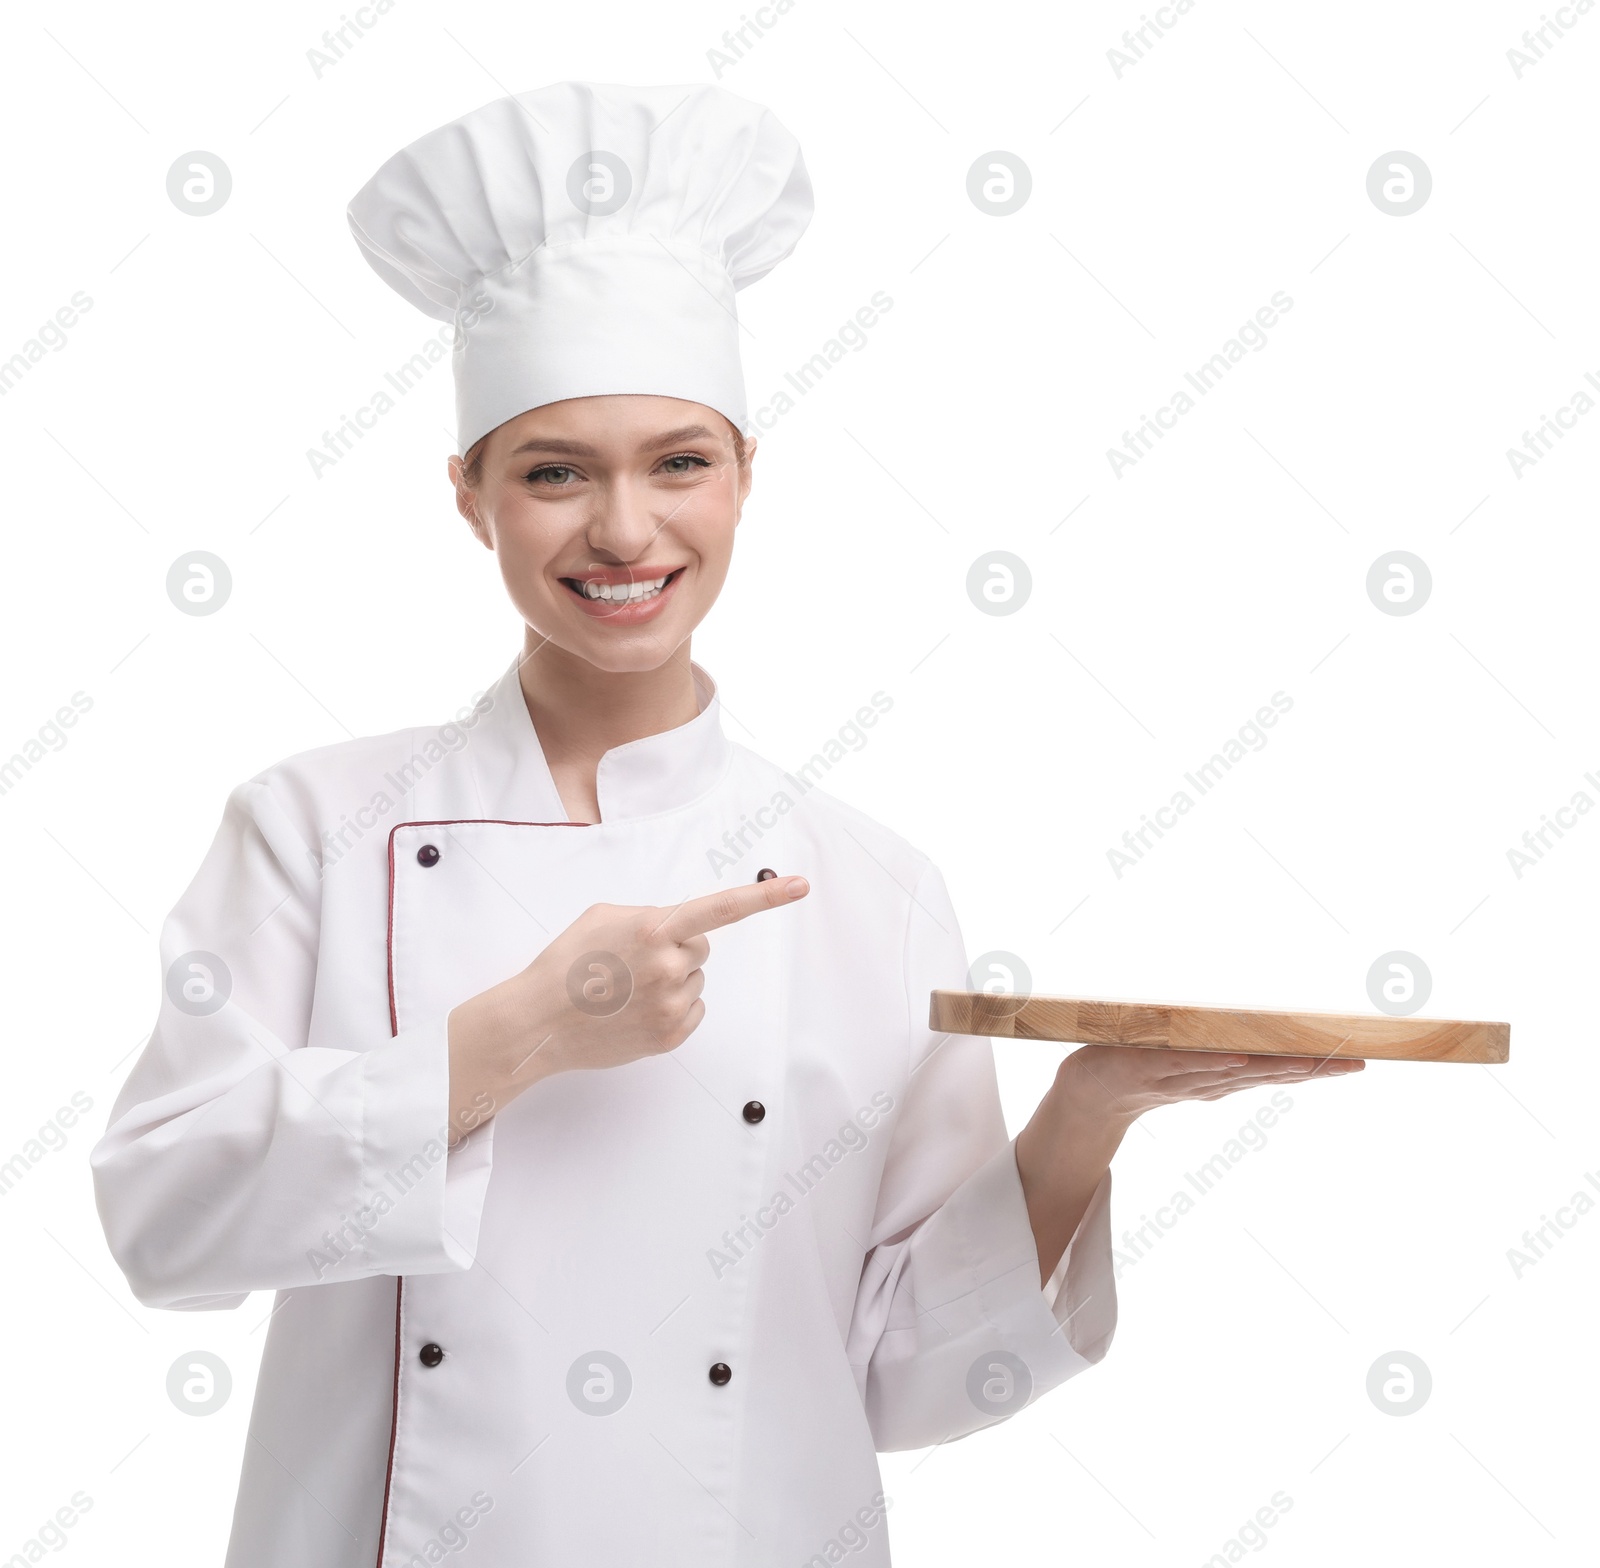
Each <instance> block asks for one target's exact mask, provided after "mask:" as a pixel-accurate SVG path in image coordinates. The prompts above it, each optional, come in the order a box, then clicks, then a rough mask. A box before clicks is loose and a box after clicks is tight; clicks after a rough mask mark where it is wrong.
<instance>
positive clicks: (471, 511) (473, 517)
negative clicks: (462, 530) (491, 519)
mask: <svg viewBox="0 0 1600 1568" xmlns="http://www.w3.org/2000/svg"><path fill="white" fill-rule="evenodd" d="M446 466H447V469H448V472H449V475H450V483H451V484H452V485H453V486H454V487H455V492H456V510H457V511H458V512H459V513H460V514H461V515H462V516H463V517H464V518H465V519H466V520H467V526H468V527H469V528H470V529H471V530H472V533H473V537H474V538H475V539H477V541H478V543H479V544H481V545H482V546H483V547H484V549H485V550H493V549H494V538H493V536H492V535H491V534H490V532H489V529H488V526H487V524H486V523H485V522H484V520H483V517H482V516H481V514H480V513H479V511H478V492H477V491H476V490H474V489H473V488H472V487H471V485H469V484H468V483H467V476H466V466H467V465H466V464H465V463H464V462H463V461H462V460H461V459H460V458H459V457H456V456H455V455H454V454H452V455H451V458H450V461H449V463H448V464H447V465H446Z"/></svg>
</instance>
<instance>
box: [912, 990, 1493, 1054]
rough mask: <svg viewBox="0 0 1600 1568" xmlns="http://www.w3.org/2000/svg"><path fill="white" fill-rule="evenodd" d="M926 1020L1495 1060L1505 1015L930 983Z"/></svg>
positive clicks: (1137, 1040) (1016, 1034)
mask: <svg viewBox="0 0 1600 1568" xmlns="http://www.w3.org/2000/svg"><path fill="white" fill-rule="evenodd" d="M928 1024H929V1027H930V1028H933V1029H937V1030H939V1031H941V1032H942V1033H946V1034H987V1035H1003V1036H1005V1037H1007V1038H1010V1039H1017V1040H1065V1041H1072V1042H1074V1043H1076V1044H1078V1045H1138V1046H1147V1047H1155V1048H1165V1049H1167V1050H1173V1051H1232V1052H1237V1053H1239V1054H1241V1055H1247V1056H1319V1057H1328V1056H1358V1057H1362V1058H1364V1059H1369V1060H1377V1061H1397V1062H1503V1061H1505V1060H1506V1059H1507V1058H1508V1057H1509V1056H1510V1054H1511V1025H1510V1024H1498V1023H1473V1022H1469V1021H1467V1020H1464V1019H1459V1018H1390V1017H1387V1016H1386V1015H1383V1014H1378V1013H1373V1014H1366V1013H1269V1012H1259V1011H1255V1010H1253V1009H1247V1008H1239V1007H1183V1006H1176V1005H1172V1004H1169V1003H1166V1002H1081V1001H1074V1000H1072V999H1070V998H1068V997H1065V996H1026V997H1019V996H999V995H996V994H994V993H993V992H988V991H934V992H933V993H932V994H931V995H930V996H929V998H928Z"/></svg>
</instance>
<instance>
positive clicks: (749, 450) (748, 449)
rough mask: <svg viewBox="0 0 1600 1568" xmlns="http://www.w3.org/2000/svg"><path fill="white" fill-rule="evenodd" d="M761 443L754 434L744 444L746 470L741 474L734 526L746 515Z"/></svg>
mask: <svg viewBox="0 0 1600 1568" xmlns="http://www.w3.org/2000/svg"><path fill="white" fill-rule="evenodd" d="M760 444H761V443H760V442H759V441H757V440H756V439H755V438H754V437H753V436H752V437H750V438H749V439H748V440H746V442H745V446H744V472H743V473H742V474H740V475H739V504H738V506H737V507H736V508H735V510H734V516H733V526H734V527H735V528H737V527H738V526H739V519H740V518H741V517H743V516H744V503H745V502H746V501H747V500H748V499H749V497H750V486H751V485H752V484H753V483H754V482H755V462H756V448H757V447H758V446H759V445H760Z"/></svg>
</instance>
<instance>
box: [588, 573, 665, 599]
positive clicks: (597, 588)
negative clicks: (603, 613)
mask: <svg viewBox="0 0 1600 1568" xmlns="http://www.w3.org/2000/svg"><path fill="white" fill-rule="evenodd" d="M669 575H670V574H669ZM666 581H667V579H666V578H665V577H657V578H655V579H654V580H653V581H650V582H637V583H597V582H587V583H584V584H583V596H584V598H586V599H610V600H611V601H612V602H613V603H621V602H622V601H624V600H627V599H649V598H652V597H654V596H655V595H656V594H658V593H660V592H661V590H662V588H663V587H665V586H666Z"/></svg>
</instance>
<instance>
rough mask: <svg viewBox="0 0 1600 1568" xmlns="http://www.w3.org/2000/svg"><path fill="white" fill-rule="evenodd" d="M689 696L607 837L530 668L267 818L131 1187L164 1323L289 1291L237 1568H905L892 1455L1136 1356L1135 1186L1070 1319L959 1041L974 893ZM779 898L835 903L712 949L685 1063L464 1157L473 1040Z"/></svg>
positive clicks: (302, 767)
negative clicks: (699, 913) (1131, 1240)
mask: <svg viewBox="0 0 1600 1568" xmlns="http://www.w3.org/2000/svg"><path fill="white" fill-rule="evenodd" d="M694 677H695V685H696V691H697V695H698V700H699V702H700V711H699V714H698V716H697V717H696V718H694V719H692V720H690V721H689V722H688V723H687V724H684V725H681V726H679V727H678V728H676V729H672V730H668V731H665V732H664V733H662V734H658V735H651V736H647V737H645V738H644V739H641V740H636V741H632V742H630V743H628V744H627V745H623V746H618V747H615V748H614V749H612V750H611V751H608V752H607V753H606V754H605V755H604V757H603V758H602V759H601V761H600V764H599V770H598V774H597V778H596V790H597V796H598V801H599V806H600V816H601V821H600V822H599V823H597V824H591V825H582V824H571V823H568V822H566V821H565V820H564V819H565V815H566V814H565V810H564V808H563V807H562V804H561V800H560V797H559V794H558V792H557V790H556V788H555V785H554V782H553V780H552V778H551V775H550V770H549V768H548V766H547V765H546V763H545V760H544V756H543V753H542V752H541V750H540V746H539V741H538V736H537V733H536V732H535V730H534V727H533V724H532V722H531V720H530V718H529V714H528V710H527V706H526V704H525V702H524V700H523V697H522V692H521V688H520V685H519V682H518V677H517V665H516V663H513V664H512V665H511V666H510V667H509V668H508V669H507V670H506V672H505V673H504V675H503V676H501V677H500V679H499V680H498V681H497V682H496V683H495V684H494V685H493V686H492V687H491V688H490V690H489V691H488V692H486V693H484V694H483V695H482V696H481V697H480V698H479V699H478V701H477V702H476V703H475V704H474V705H473V707H472V708H471V709H470V710H464V712H465V713H466V717H464V718H463V719H460V720H457V721H453V722H451V723H447V724H444V725H439V726H435V727H432V728H423V729H413V730H402V731H399V732H397V733H395V734H390V735H384V736H378V737H374V738H368V739H361V740H354V741H350V742H348V743H344V744H339V745H334V746H328V747H324V748H322V749H320V750H316V751H311V752H306V753H303V754H301V755H299V756H295V757H291V758H289V759H288V760H286V761H284V762H281V763H278V764H277V765H276V766H273V767H270V768H268V769H267V770H265V771H264V772H262V773H260V774H258V775H257V776H256V777H254V778H253V779H251V780H249V781H248V782H247V783H245V784H242V785H240V786H239V787H238V788H237V789H236V790H234V792H233V793H232V794H231V796H230V797H229V799H228V803H227V808H226V811H225V813H224V816H223V820H222V824H221V827H220V828H219V830H218V832H217V836H216V839H215V842H214V843H213V844H212V846H211V849H210V851H209V852H208V854H207V855H206V858H205V860H204V862H203V864H202V865H201V867H200V870H199V872H198V873H197V875H196V876H195V879H194V881H193V882H192V883H191V884H190V886H189V888H188V889H187V891H186V892H185V893H184V895H183V897H182V898H181V900H180V901H179V903H178V904H177V906H176V908H175V909H174V910H173V911H172V914H171V915H170V917H169V918H168V920H167V922H166V924H165V926H164V928H163V932H162V938H161V956H162V964H163V973H164V976H165V977H166V987H165V991H164V995H163V1001H162V1006H161V1010H160V1015H159V1018H158V1020H157V1023H156V1027H155V1030H154V1032H153V1034H152V1036H151V1038H150V1041H149V1044H148V1045H147V1046H146V1048H145V1050H144V1052H143V1054H142V1055H141V1056H140V1058H139V1061H138V1063H137V1064H136V1066H135V1067H134V1069H133V1072H132V1074H131V1076H130V1077H129V1079H128V1082H127V1084H126V1085H125V1087H124V1089H123V1091H122V1093H121V1095H120V1096H119V1098H118V1100H117V1102H116V1105H115V1107H114V1108H113V1111H112V1116H111V1122H110V1125H109V1127H108V1129H107V1131H106V1133H105V1135H104V1137H103V1138H102V1139H101V1140H100V1142H99V1144H98V1145H97V1146H96V1148H95V1150H94V1154H93V1167H94V1175H95V1183H96V1195H97V1201H98V1204H99V1208H100V1213H101V1217H102V1220H103V1223H104V1226H105V1231H106V1235H107V1238H108V1241H109V1243H110V1247H111V1251H112V1253H113V1254H114V1255H115V1257H116V1260H117V1262H118V1264H119V1265H120V1266H121V1268H122V1269H123V1271H124V1272H125V1274H126V1275H127V1277H128V1280H129V1282H130V1284H131V1286H132V1288H133V1291H134V1294H135V1295H136V1296H137V1297H138V1298H139V1300H140V1301H142V1302H144V1303H146V1304H147V1305H150V1306H158V1307H173V1308H184V1309H194V1308H201V1309H216V1308H235V1307H237V1306H239V1304H240V1303H241V1302H243V1301H244V1300H245V1298H246V1295H247V1294H248V1293H249V1292H251V1291H256V1290H273V1291H276V1292H278V1297H277V1303H276V1306H275V1309H274V1313H273V1317H272V1321H271V1328H270V1331H269V1334H268V1338H267V1344H266V1348H265V1352H264V1356H263V1360H262V1364H261V1370H260V1376H259V1381H258V1386H257V1391H256V1399H255V1405H254V1409H253V1411H252V1415H251V1421H250V1432H249V1439H248V1443H247V1445H246V1453H245V1457H244V1465H243V1474H242V1479H241V1484H240V1490H239V1496H238V1502H237V1505H236V1510H235V1516H234V1528H233V1536H232V1541H231V1545H230V1548H229V1553H228V1557H227V1563H228V1568H413V1565H417V1564H424V1563H433V1562H437V1561H440V1560H442V1559H443V1558H444V1557H446V1556H448V1555H453V1554H454V1553H455V1552H457V1551H460V1550H463V1549H466V1548H467V1547H470V1550H471V1553H472V1561H473V1562H474V1563H476V1564H478V1565H480V1568H502V1565H503V1568H512V1565H516V1568H612V1565H616V1568H642V1565H645V1564H650V1565H652V1568H676V1565H682V1568H708V1565H718V1568H721V1565H726V1568H799V1565H802V1564H807V1563H812V1562H818V1563H828V1562H834V1561H837V1560H838V1558H839V1555H840V1553H841V1551H848V1553H849V1554H850V1555H851V1556H852V1557H853V1558H855V1559H857V1560H858V1561H859V1562H860V1563H861V1564H862V1565H863V1568H882V1565H884V1564H887V1563H888V1562H889V1551H888V1543H887V1529H886V1525H885V1522H884V1519H883V1512H884V1500H883V1495H882V1491H881V1482H880V1478H879V1472H878V1466H877V1460H876V1453H875V1451H877V1450H891V1449H904V1448H915V1447H922V1446H926V1445H931V1444H935V1443H939V1442H942V1441H945V1440H947V1439H950V1438H954V1437H959V1436H961V1435H963V1434H965V1433H967V1432H970V1431H973V1430H975V1429H977V1428H979V1427H982V1426H986V1425H990V1424H992V1423H993V1422H994V1421H996V1420H998V1419H1003V1418H1004V1417H1005V1416H1007V1415H1010V1414H1012V1413H1014V1411H1015V1410H1016V1409H1020V1408H1022V1407H1023V1406H1024V1405H1025V1404H1027V1403H1028V1402H1030V1401H1031V1400H1032V1399H1035V1398H1037V1397H1038V1396H1039V1395H1040V1394H1041V1393H1042V1392H1043V1391H1044V1390H1046V1389H1048V1388H1050V1387H1052V1386H1053V1385H1055V1384H1057V1383H1060V1382H1062V1381H1063V1380H1064V1379H1066V1378H1068V1377H1070V1376H1072V1375H1073V1374H1074V1373H1076V1372H1078V1371H1081V1370H1082V1369H1083V1368H1084V1367H1086V1366H1088V1365H1089V1364H1091V1363H1093V1362H1095V1361H1097V1360H1099V1359H1100V1358H1101V1357H1102V1356H1103V1355H1104V1354H1105V1352H1106V1349H1107V1348H1108V1346H1109V1343H1110V1340H1111V1334H1112V1330H1113V1327H1114V1323H1115V1315H1116V1295H1115V1287H1114V1284H1113V1277H1112V1269H1111V1247H1110V1227H1109V1216H1108V1204H1109V1191H1110V1178H1109V1177H1107V1178H1106V1179H1105V1180H1104V1181H1102V1183H1101V1184H1100V1187H1099V1188H1098V1189H1097V1191H1096V1193H1095V1195H1094V1198H1093V1201H1092V1202H1091V1204H1090V1207H1089V1210H1088V1212H1087V1214H1086V1215H1085V1217H1084V1219H1083V1221H1082V1223H1081V1224H1080V1226H1079V1228H1078V1231H1077V1234H1076V1235H1075V1237H1074V1238H1073V1241H1072V1244H1071V1246H1070V1248H1069V1249H1068V1253H1067V1255H1066V1257H1065V1258H1064V1259H1063V1260H1062V1263H1061V1265H1060V1267H1059V1268H1058V1269H1057V1270H1056V1273H1055V1275H1054V1276H1053V1277H1052V1279H1051V1281H1050V1283H1049V1285H1048V1286H1047V1287H1046V1288H1045V1289H1041V1288H1040V1284H1039V1272H1038V1269H1039V1264H1038V1255H1037V1252H1036V1249H1035V1245H1034V1240H1033V1235H1032V1231H1031V1229H1030V1227H1029V1223H1028V1216H1027V1211H1026V1207H1025V1205H1024V1201H1023V1195H1022V1188H1021V1183H1020V1180H1019V1177H1018V1174H1017V1167H1016V1159H1015V1153H1014V1149H1013V1146H1012V1144H1011V1142H1009V1141H1008V1139H1007V1137H1006V1131H1005V1125H1004V1122H1003V1120H1002V1117H1001V1111H1000V1103H999V1096H998V1090H997V1085H996V1079H995V1069H994V1059H993V1053H992V1049H991V1047H990V1044H989V1042H988V1041H987V1040H985V1039H982V1038H980V1037H976V1036H967V1035H939V1034H935V1033H933V1032H932V1031H930V1029H929V1027H928V995H929V992H930V991H931V990H932V989H934V988H935V987H955V988H960V987H962V986H964V985H965V984H966V983H967V960H966V955H965V953H964V951H963V947H962V941H961V935H960V931H959V928H958V926H957V923H956V917H955V913H954V911H953V910H952V908H951V906H950V900H949V896H948V894H947V892H946V889H945V885H944V881H943V879H942V877H941V876H940V874H939V872H938V870H937V869H936V868H935V867H934V866H933V865H932V863H931V862H930V861H929V860H928V859H927V857H926V856H924V855H922V854H920V853H919V852H918V851H916V850H915V849H913V848H912V847H911V846H910V845H908V844H906V843H905V842H904V841H903V840H902V839H900V838H898V837H897V836H896V835H894V834H893V833H890V832H889V831H887V830H886V829H884V828H882V827H880V826H879V825H878V824H877V823H875V822H873V821H871V820H870V819H868V818H867V817H865V816H863V815H862V814H861V813H860V812H858V811H855V810H853V809H852V808H850V807H848V806H846V805H844V804H843V803H842V802H840V801H838V800H836V799H833V798H832V797H830V796H828V795H827V794H825V793H824V792H823V791H822V790H820V789H818V788H816V787H815V783H814V775H808V774H807V772H806V770H805V769H802V770H801V774H800V776H798V777H797V776H795V775H790V774H787V773H785V772H784V771H782V770H781V769H779V768H777V767H775V766H773V765H772V764H770V763H768V762H766V761H764V760H762V759H761V758H759V757H757V756H756V755H754V754H753V753H752V752H750V751H748V750H747V749H745V748H744V747H742V746H739V745H736V744H733V743H732V742H730V741H729V740H728V738H727V737H726V736H725V735H724V733H723V729H722V725H721V721H720V715H719V702H718V698H717V693H716V688H715V685H714V684H713V683H712V681H711V680H710V678H709V677H708V676H707V675H706V673H705V671H703V670H702V669H700V668H699V666H694ZM763 867H771V868H774V869H776V870H777V871H778V872H779V873H780V874H781V875H789V874H792V873H799V874H802V875H804V876H806V877H807V878H808V879H809V880H810V883H811V892H810V894H809V896H808V897H807V898H805V899H804V900H803V901H801V902H799V903H797V904H795V905H793V906H789V907H784V908H780V909H775V910H771V911H767V912H764V913H762V914H759V915H756V916H753V917H751V918H750V919H748V920H744V921H741V922H738V923H736V924H734V925H732V926H729V927H725V928H723V929H720V930H717V931H715V932H713V933H712V935H711V939H710V940H711V956H710V958H709V959H708V961H707V963H706V966H705V972H706V984H705V991H704V998H705V1004H706V1011H705V1017H704V1019H703V1020H702V1022H701V1023H700V1025H699V1027H698V1028H697V1029H696V1030H695V1032H694V1033H693V1034H692V1035H691V1036H690V1037H689V1039H688V1040H687V1041H685V1042H684V1044H682V1045H681V1046H679V1047H678V1048H677V1050H675V1051H672V1052H668V1053H666V1054H663V1055H660V1056H656V1057H651V1058H648V1059H644V1060H640V1061H635V1062H632V1063H629V1064H627V1065H626V1066H622V1067H613V1068H608V1069H605V1070H603V1071H573V1072H567V1073H562V1074H559V1075H557V1076H555V1077H553V1078H549V1079H546V1080H543V1081H541V1082H540V1083H538V1084H536V1085H534V1087H533V1088H532V1089H530V1090H529V1091H527V1092H526V1093H524V1094H523V1095H521V1096H520V1097H519V1098H518V1099H516V1100H515V1101H513V1102H512V1103H511V1104H510V1105H508V1106H507V1107H506V1108H505V1109H504V1110H502V1111H500V1112H499V1114H498V1115H495V1116H493V1117H492V1119H490V1120H488V1121H487V1122H486V1123H485V1124H484V1125H483V1126H481V1127H480V1128H479V1129H478V1130H476V1131H475V1132H473V1133H472V1134H471V1135H470V1136H469V1137H467V1138H466V1139H465V1140H464V1141H463V1142H462V1143H460V1144H458V1145H457V1146H456V1147H454V1148H452V1149H448V1151H447V1145H446V1139H445V1124H446V1119H447V1115H448V1103H449V1101H448V1084H449V1073H448V1060H447V1050H446V1017H447V1015H448V1013H449V1011H450V1009H451V1008H452V1007H454V1006H455V1005H456V1004H457V1003H459V1002H461V1001H463V1000H465V999H466V998H467V997H470V996H472V995H475V994H476V993H477V992H479V991H481V990H483V989H485V988H487V987H488V986H490V985H493V984H494V983H496V982H498V981H500V980H503V979H505V978H506V977H507V976H509V975H511V974H513V973H515V972H516V971H518V970H519V969H521V968H522V967H524V966H525V965H526V964H527V963H529V962H530V961H531V960H532V959H533V957H534V956H535V955H536V954H537V953H538V952H539V951H540V950H541V949H542V947H543V946H544V945H545V944H546V943H547V942H548V941H549V940H550V939H551V938H552V937H553V936H555V935H556V933H558V932H560V931H561V930H563V929H564V928H565V927H566V926H567V925H569V924H570V923H571V922H572V921H573V920H574V919H575V918H576V917H577V916H578V915H580V914H581V913H582V912H583V911H584V910H585V909H586V908H588V907H589V906H590V905H592V904H595V903H610V904H628V905H637V904H653V905H670V904H675V903H677V902H679V901H681V900H683V899H685V898H688V897H692V896H695V895H698V894H701V893H705V892H709V891H712V890H714V889H716V888H718V887H726V886H732V885H736V884H739V883H741V882H750V881H753V880H755V878H756V874H757V872H758V870H760V869H761V868H763ZM196 955H198V956H196ZM219 959H220V960H221V963H220V964H219V963H217V962H216V961H217V960H219ZM186 987H187V989H186ZM763 1113H764V1114H763ZM841 1540H842V1541H843V1542H845V1543H846V1544H845V1546H844V1547H843V1548H841V1545H840V1542H841ZM858 1541H859V1542H861V1543H862V1544H857V1542H858Z"/></svg>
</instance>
